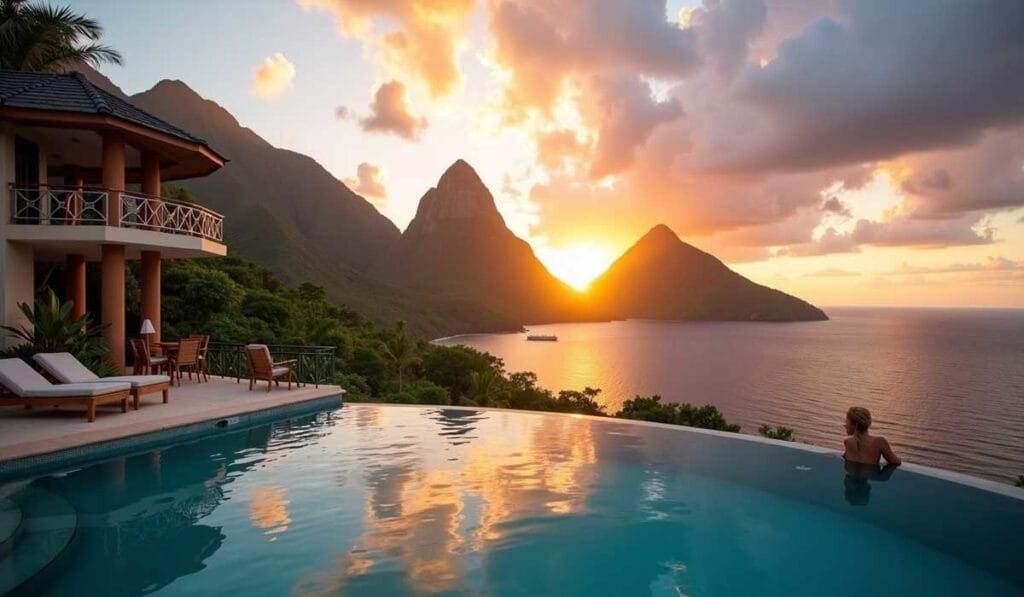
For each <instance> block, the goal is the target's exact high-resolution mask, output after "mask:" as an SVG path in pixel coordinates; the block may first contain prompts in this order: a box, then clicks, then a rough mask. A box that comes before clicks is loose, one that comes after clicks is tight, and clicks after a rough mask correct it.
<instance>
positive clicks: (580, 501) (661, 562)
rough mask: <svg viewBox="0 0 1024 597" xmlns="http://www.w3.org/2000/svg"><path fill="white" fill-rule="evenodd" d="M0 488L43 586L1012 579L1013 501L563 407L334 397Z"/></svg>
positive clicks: (776, 585)
mask: <svg viewBox="0 0 1024 597" xmlns="http://www.w3.org/2000/svg"><path fill="white" fill-rule="evenodd" d="M1011 493H1012V491H1011ZM0 495H2V496H4V497H6V499H9V500H11V501H12V502H14V503H17V504H20V505H21V506H22V509H23V510H24V511H25V512H26V516H27V517H29V518H31V517H32V516H36V517H37V518H38V520H36V522H35V524H36V525H37V526H39V527H40V528H41V527H43V526H45V524H46V523H50V526H51V527H54V528H56V527H57V526H61V525H63V526H65V527H70V528H72V529H73V531H74V532H73V533H71V538H70V539H68V540H67V541H66V545H65V546H63V547H62V548H61V549H60V551H59V554H58V555H57V556H56V557H55V559H54V561H53V562H52V563H51V564H50V565H49V566H47V567H46V568H45V569H43V570H42V572H40V573H39V574H37V575H36V576H35V577H34V578H33V579H32V580H31V583H30V584H28V585H24V586H23V587H22V590H24V591H28V590H30V591H31V592H44V593H47V594H53V595H134V594H143V593H153V592H156V593H160V594H165V595H208V594H221V595H282V594H297V595H306V594H332V595H333V594H357V595H401V594H428V593H429V594H436V593H445V594H453V595H458V594H474V595H479V594H491V595H540V594H557V595H647V594H651V595H680V594H685V595H732V594H752V593H757V594H764V595H781V594H786V595H801V594H831V595H855V594H856V595H863V594H875V595H906V594H928V595H954V594H955V595H962V594H987V595H1000V594H1005V595H1012V594H1021V593H1022V592H1024V566H1022V564H1024V559H1022V555H1021V543H1020V541H1021V537H1024V501H1022V500H1020V499H1015V498H1014V497H1011V496H1007V495H1001V494H998V493H995V492H990V491H985V490H982V489H979V488H975V487H971V486H967V485H962V484H958V483H952V482H950V481H944V480H940V479H938V478H936V477H933V476H928V475H923V474H920V473H916V472H911V471H908V470H896V471H885V472H879V471H877V470H850V471H847V470H846V469H845V467H844V465H843V462H842V460H841V459H839V458H838V457H836V456H835V455H834V454H824V453H817V452H813V451H808V450H798V449H792V448H789V447H781V446H776V445H771V444H765V443H759V442H754V441H745V440H738V439H732V438H727V437H722V436H719V435H713V434H706V433H699V432H694V431H689V430H685V429H680V428H668V427H663V426H654V425H642V424H631V423H625V422H616V421H605V420H596V419H591V418H584V417H573V416H566V415H543V414H531V413H517V412H502V411H470V410H461V409H441V408H436V407H433V408H421V407H401V406H371V405H347V406H345V407H343V408H341V409H337V410H332V411H328V412H323V413H319V414H317V415H315V416H309V417H305V418H301V419H293V420H290V421H282V422H279V423H275V424H272V425H265V426H261V427H254V428H250V429H243V430H237V431H234V430H231V429H228V430H225V431H224V432H222V433H219V434H217V435H215V436H212V437H209V438H207V439H203V440H200V441H195V442H192V443H187V444H180V445H175V446H172V447H168V448H165V449H161V450H157V451H152V452H147V453H143V454H134V455H130V456H126V457H122V458H116V459H112V460H108V461H104V462H100V463H97V464H93V465H91V466H85V467H81V468H77V469H75V470H71V471H64V472H60V473H57V474H52V475H47V476H42V477H38V478H35V479H33V480H31V481H27V482H25V481H23V482H16V483H8V484H6V485H5V486H4V487H3V488H2V494H0ZM46 500H51V501H52V502H54V503H59V504H63V505H62V506H60V507H58V506H52V508H53V510H52V511H48V510H46V509H45V508H43V507H42V506H41V505H40V504H43V503H44V502H45V503H49V502H46ZM48 507H49V506H48ZM33 508H35V509H36V510H40V509H42V510H43V511H42V512H36V513H35V514H33V513H32V509H33ZM61 508H63V509H61ZM58 519H59V521H60V524H55V521H57V520H58ZM69 520H70V521H75V522H68V521H69ZM67 534H69V533H65V535H67ZM23 540H24V539H23ZM18 549H19V546H18V545H17V544H16V545H15V546H14V553H15V554H17V552H18ZM9 573H10V572H9V569H8V568H5V567H3V566H0V575H2V574H9ZM0 580H2V579H0Z"/></svg>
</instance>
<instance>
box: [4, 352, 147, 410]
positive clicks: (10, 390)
mask: <svg viewBox="0 0 1024 597" xmlns="http://www.w3.org/2000/svg"><path fill="white" fill-rule="evenodd" d="M0 385H2V386H3V389H4V390H5V392H4V393H3V395H0V406H4V405H10V406H15V405H16V406H25V407H27V408H32V407H33V406H64V405H67V404H81V405H84V406H85V407H86V413H87V416H88V419H89V422H90V423H92V422H93V421H95V420H96V405H98V404H108V403H111V402H120V403H121V412H128V397H129V395H130V394H131V389H132V387H131V384H128V383H126V382H112V383H73V384H59V385H54V384H52V383H50V382H49V381H47V380H46V378H45V377H43V376H42V375H40V374H39V372H37V371H36V370H35V369H33V368H32V367H30V366H29V364H28V363H26V362H25V361H23V360H21V359H0Z"/></svg>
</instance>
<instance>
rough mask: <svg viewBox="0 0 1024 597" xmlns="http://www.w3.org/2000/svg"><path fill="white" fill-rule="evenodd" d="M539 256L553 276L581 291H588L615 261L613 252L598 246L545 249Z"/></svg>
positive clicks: (579, 245)
mask: <svg viewBox="0 0 1024 597" xmlns="http://www.w3.org/2000/svg"><path fill="white" fill-rule="evenodd" d="M537 256H538V257H539V258H540V260H541V261H542V262H544V265H546V266H547V268H548V270H550V271H551V273H552V274H554V275H555V276H556V277H558V278H560V279H561V280H562V281H563V282H565V283H566V284H568V285H569V286H572V287H573V288H575V289H576V290H580V291H583V290H586V289H587V286H589V285H590V283H591V282H592V281H593V280H594V278H596V277H598V276H600V275H601V274H602V273H604V271H605V270H606V269H608V266H609V265H611V263H612V261H614V260H615V254H614V253H613V252H612V251H611V250H609V249H608V248H606V247H603V246H601V245H597V244H578V245H569V246H567V247H560V248H551V247H544V248H542V249H540V250H538V251H537Z"/></svg>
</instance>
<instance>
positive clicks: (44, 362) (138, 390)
mask: <svg viewBox="0 0 1024 597" xmlns="http://www.w3.org/2000/svg"><path fill="white" fill-rule="evenodd" d="M32 360H34V361H35V362H36V364H37V365H39V366H40V367H42V368H43V369H44V370H45V371H46V372H47V373H49V374H50V375H52V376H53V377H54V379H56V380H57V381H59V382H61V383H65V384H67V383H106V382H125V383H128V384H131V386H132V404H133V406H134V407H135V410H139V398H140V397H141V396H143V395H145V394H151V393H153V392H162V393H163V397H164V404H167V401H168V400H169V399H170V387H171V378H170V377H168V376H167V375H118V376H115V377H99V376H97V375H96V374H95V373H93V372H92V371H90V370H89V368H88V367H86V366H85V365H83V364H82V362H81V361H79V360H78V359H76V358H75V355H73V354H71V353H70V352H41V353H39V354H37V355H35V356H34V357H32Z"/></svg>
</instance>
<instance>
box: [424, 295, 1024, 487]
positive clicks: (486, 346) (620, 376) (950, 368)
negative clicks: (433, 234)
mask: <svg viewBox="0 0 1024 597" xmlns="http://www.w3.org/2000/svg"><path fill="white" fill-rule="evenodd" d="M826 311H827V312H828V314H829V316H830V317H831V318H832V319H831V321H827V322H814V323H791V324H771V323H695V322H662V321H659V322H655V321H619V322H610V323H585V324H554V325H544V326H533V327H531V328H530V333H535V334H556V335H557V336H558V339H559V340H558V342H527V341H526V334H493V335H469V336H460V337H457V338H449V339H445V340H441V341H440V343H444V344H459V343H461V344H467V345H469V346H473V347H475V348H478V349H481V350H486V351H488V352H490V353H492V354H495V355H497V356H499V357H501V358H503V359H504V360H505V364H506V367H507V369H508V370H509V371H523V370H529V371H534V372H536V373H537V375H538V377H539V380H540V383H541V384H542V385H543V386H544V387H547V388H550V389H553V390H559V389H570V388H571V389H580V388H583V387H584V386H592V387H598V388H601V389H602V390H603V392H602V395H601V399H602V400H603V401H604V403H605V404H606V405H607V410H608V412H610V413H614V412H615V411H616V410H617V409H618V407H619V406H620V405H621V404H622V402H623V401H624V400H626V399H629V398H631V397H633V396H634V395H635V394H642V395H649V394H660V395H661V396H663V400H664V401H677V402H692V403H696V404H703V403H710V404H714V405H715V406H717V407H718V408H719V409H721V410H722V411H723V412H724V414H725V416H726V418H728V419H729V420H731V421H735V422H738V423H740V424H741V425H743V431H744V432H747V433H756V430H757V427H758V426H759V425H761V424H762V423H767V424H770V425H785V426H787V427H791V428H793V429H794V430H795V431H796V437H797V439H798V441H804V442H808V443H813V444H819V445H822V446H830V447H835V448H837V449H838V448H841V446H842V438H843V429H842V424H843V417H844V413H845V411H846V409H847V408H848V407H850V406H852V405H862V406H866V407H868V408H870V409H871V412H872V414H873V415H874V420H875V425H874V428H873V431H876V432H877V433H880V434H882V435H885V436H886V437H888V438H889V440H890V442H892V443H893V444H894V446H895V448H896V450H897V451H898V452H899V453H901V454H902V455H903V457H904V458H905V459H906V460H909V461H912V462H917V463H920V464H927V465H931V466H938V467H942V468H947V469H952V470H957V471H961V472H965V473H968V474H972V475H978V476H982V477H988V478H992V479H998V480H1002V481H1008V480H1011V479H1015V478H1016V477H1017V475H1024V310H980V309H979V310H967V309H956V310H953V309H875V308H849V307H846V308H838V307H836V308H831V309H827V310H826Z"/></svg>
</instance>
